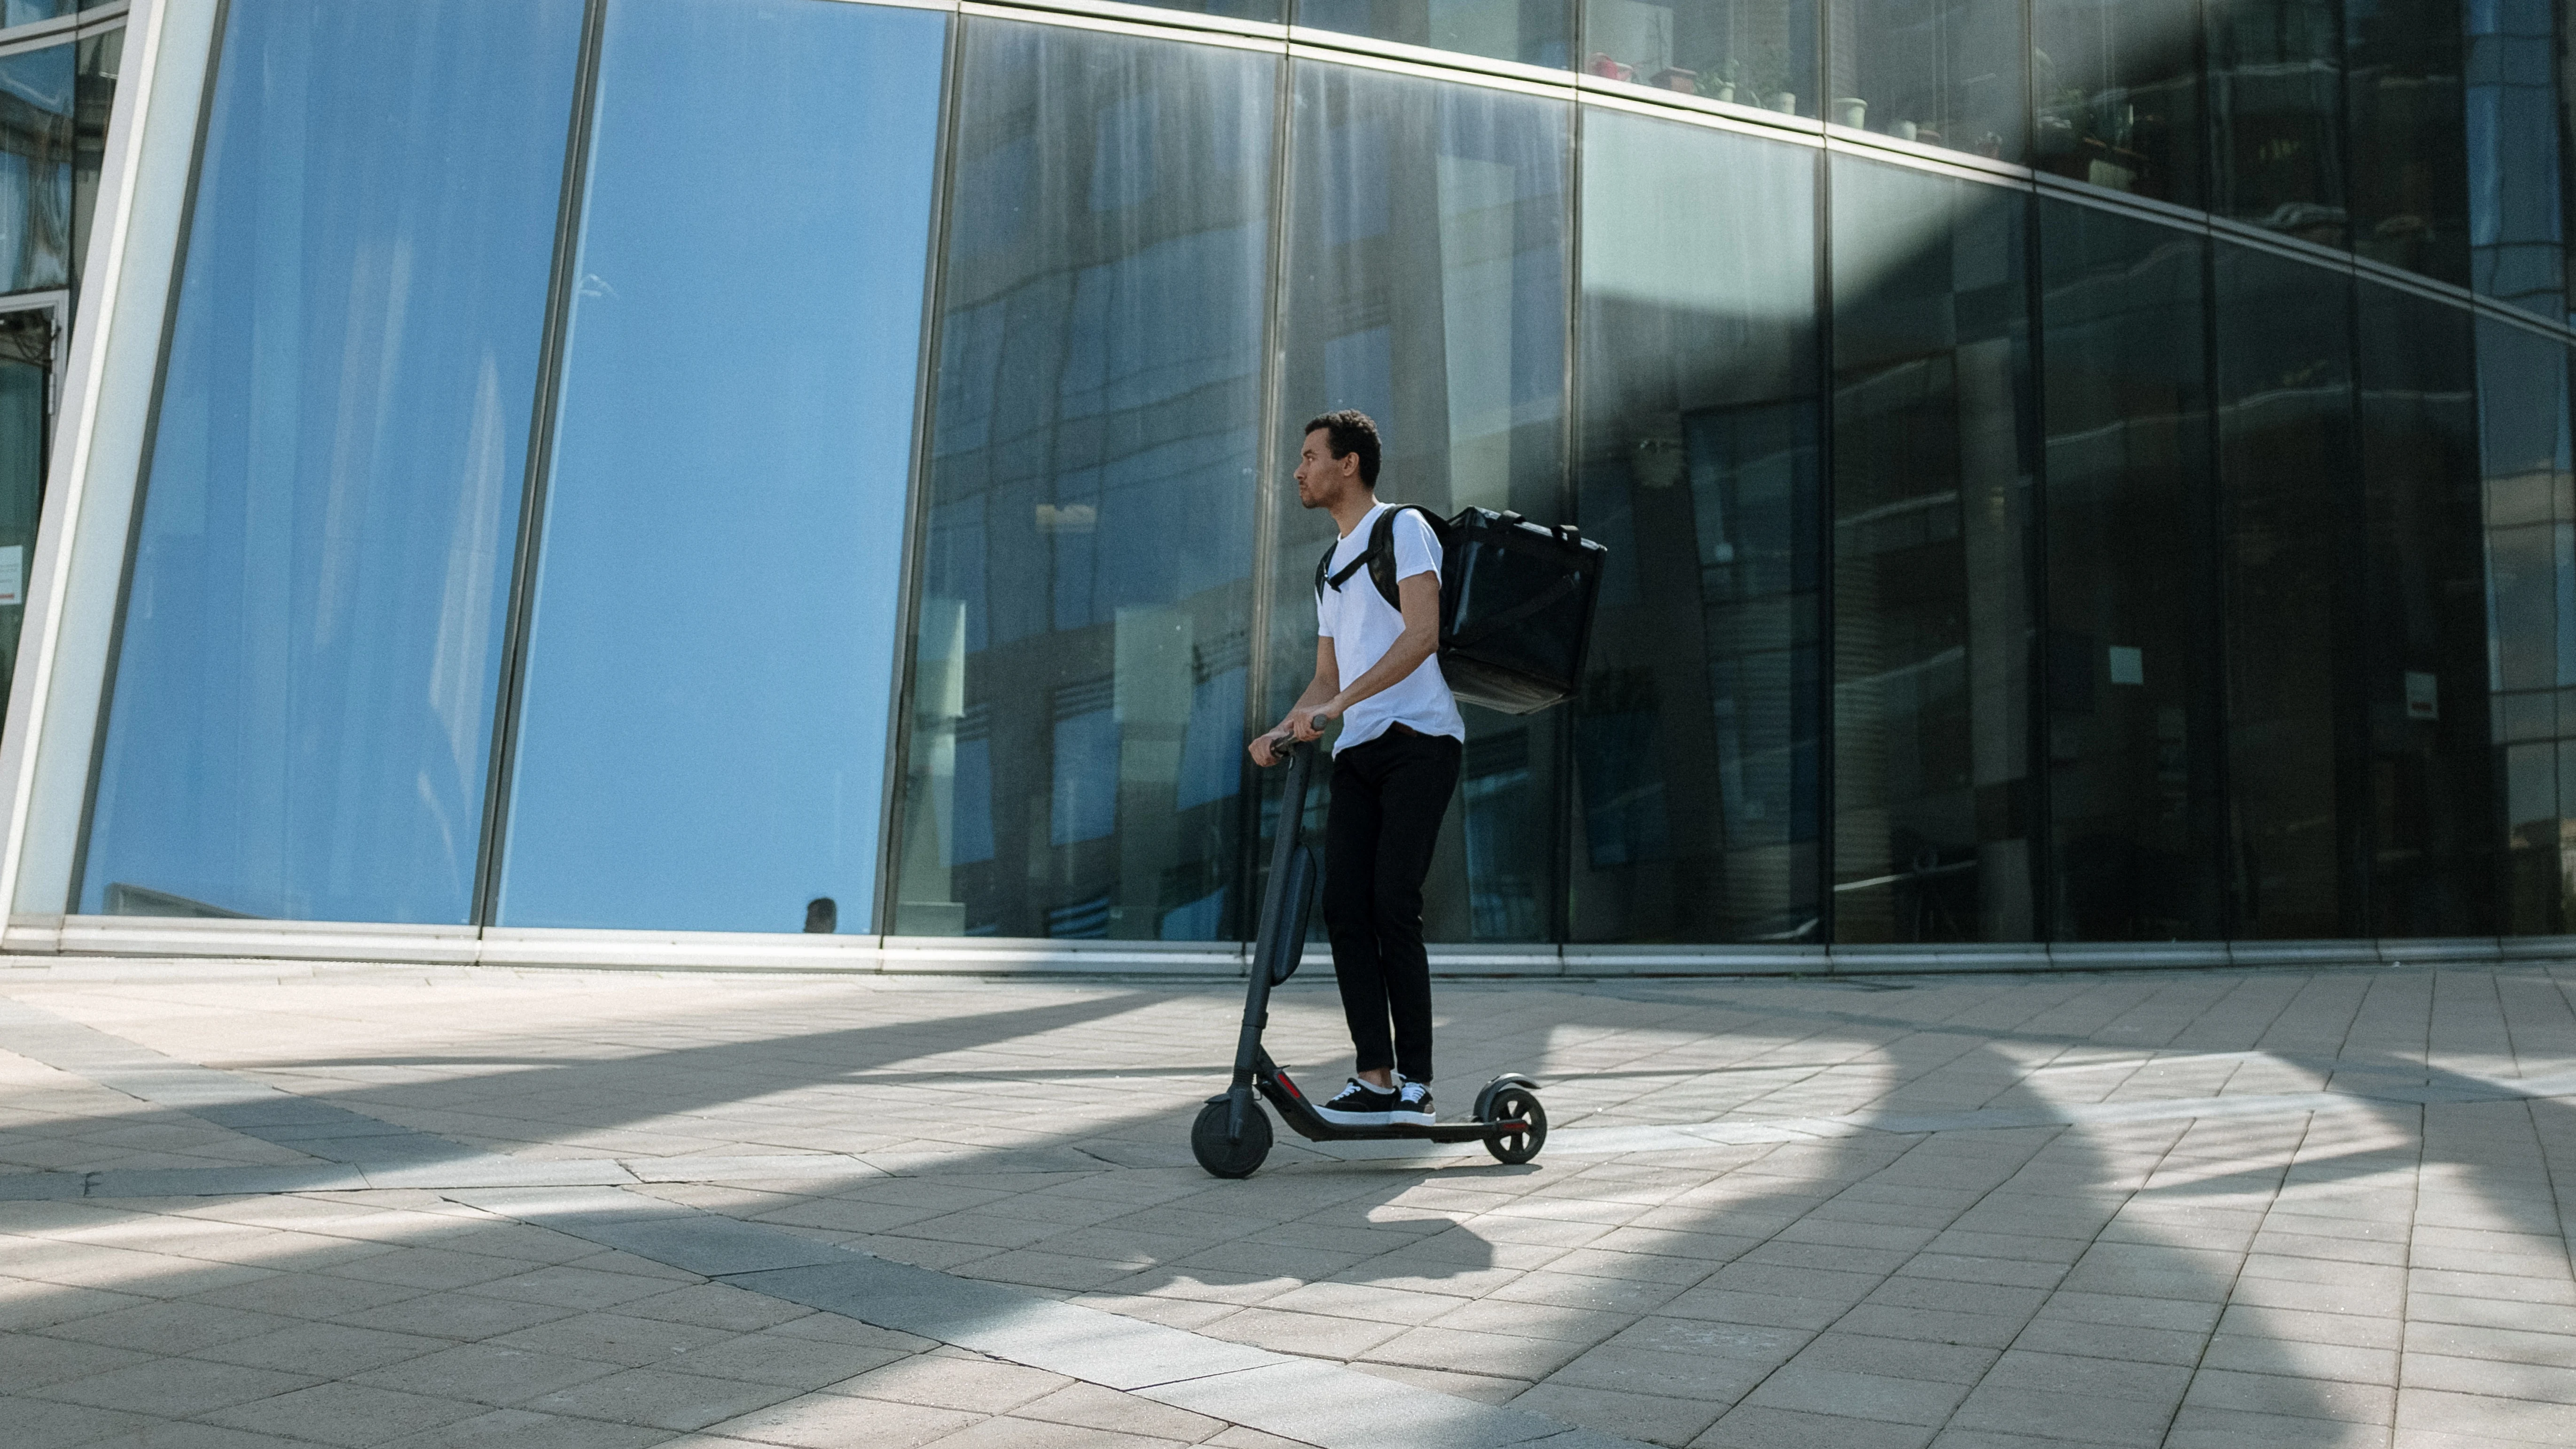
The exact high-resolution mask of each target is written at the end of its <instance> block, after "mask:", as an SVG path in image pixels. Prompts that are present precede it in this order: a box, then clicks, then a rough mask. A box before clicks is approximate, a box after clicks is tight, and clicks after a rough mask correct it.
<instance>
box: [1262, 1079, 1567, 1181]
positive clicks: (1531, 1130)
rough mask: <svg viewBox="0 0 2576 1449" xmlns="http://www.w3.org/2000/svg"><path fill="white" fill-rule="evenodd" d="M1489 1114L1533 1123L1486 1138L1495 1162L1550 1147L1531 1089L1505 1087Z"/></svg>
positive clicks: (1492, 1118)
mask: <svg viewBox="0 0 2576 1449" xmlns="http://www.w3.org/2000/svg"><path fill="white" fill-rule="evenodd" d="M1485 1111H1486V1116H1485V1120H1486V1121H1488V1122H1515V1121H1518V1122H1527V1123H1528V1124H1529V1126H1527V1127H1526V1128H1522V1129H1520V1130H1517V1131H1511V1132H1497V1133H1494V1134H1493V1135H1492V1136H1490V1137H1487V1138H1486V1139H1485V1150H1486V1151H1487V1152H1490V1153H1492V1154H1494V1160H1495V1161H1497V1162H1507V1163H1510V1164H1512V1165H1513V1166H1515V1167H1517V1166H1519V1165H1520V1164H1521V1163H1524V1162H1527V1161H1529V1160H1530V1159H1531V1158H1533V1157H1536V1156H1538V1150H1539V1149H1540V1148H1542V1147H1544V1146H1546V1145H1547V1109H1546V1108H1544V1107H1541V1106H1540V1105H1539V1104H1538V1093H1536V1092H1533V1091H1531V1090H1530V1089H1529V1088H1527V1087H1505V1088H1503V1089H1502V1090H1501V1091H1499V1092H1496V1093H1495V1094H1494V1096H1493V1100H1492V1101H1491V1102H1489V1103H1488V1104H1487V1105H1486V1109H1485ZM1224 1134H1225V1124H1223V1123H1219V1124H1217V1135H1218V1136H1219V1137H1223V1136H1224Z"/></svg>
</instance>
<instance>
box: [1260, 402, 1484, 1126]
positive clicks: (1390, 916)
mask: <svg viewBox="0 0 2576 1449" xmlns="http://www.w3.org/2000/svg"><path fill="white" fill-rule="evenodd" d="M1377 475H1378V436H1377V425H1376V424H1375V423H1372V422H1370V421H1369V419H1368V417H1367V416H1366V415H1365V414H1362V413H1357V412H1352V411H1348V410H1344V411H1340V412H1330V413H1326V414H1324V415H1323V416H1322V417H1319V418H1317V419H1315V420H1314V421H1313V422H1310V423H1308V424H1307V425H1306V440H1305V446H1304V449H1303V451H1302V453H1301V455H1300V458H1299V462H1298V465H1297V501H1298V502H1299V503H1301V504H1303V505H1305V506H1306V507H1308V508H1321V509H1324V510H1326V511H1328V512H1330V513H1331V514H1332V516H1333V523H1334V526H1335V527H1336V528H1337V529H1339V530H1340V533H1341V542H1340V543H1339V544H1338V545H1336V546H1335V548H1334V550H1333V553H1332V556H1331V558H1330V560H1329V562H1328V564H1327V565H1326V568H1325V571H1324V572H1325V574H1326V576H1327V577H1326V578H1325V581H1324V584H1323V586H1322V587H1321V588H1319V589H1318V590H1317V597H1316V601H1315V612H1316V636H1317V637H1316V640H1315V677H1314V680H1313V681H1312V682H1311V683H1309V684H1308V685H1307V686H1306V690H1305V693H1303V694H1301V695H1299V696H1298V699H1297V703H1296V706H1295V707H1294V708H1292V709H1290V710H1289V711H1288V716H1287V718H1285V719H1283V720H1281V721H1280V722H1279V724H1278V726H1277V727H1276V728H1274V729H1272V730H1270V731H1269V732H1268V733H1266V734H1263V735H1261V736H1260V737H1258V738H1256V739H1254V740H1253V742H1252V744H1251V747H1250V752H1251V755H1252V761H1253V763H1254V764H1256V765H1260V766H1263V767H1264V768H1267V767H1269V766H1271V765H1274V764H1277V763H1279V761H1280V760H1281V758H1282V757H1283V755H1284V753H1285V749H1286V746H1287V745H1288V743H1289V742H1290V741H1309V740H1314V739H1318V738H1320V737H1321V736H1322V734H1323V731H1324V726H1325V725H1326V724H1327V723H1328V722H1330V721H1332V720H1334V719H1339V720H1341V721H1342V732H1341V736H1340V738H1339V739H1338V740H1337V741H1336V742H1335V744H1334V747H1333V775H1332V781H1333V785H1332V789H1333V793H1332V803H1331V805H1330V807H1329V810H1328V813H1327V815H1326V817H1325V826H1324V841H1325V852H1324V887H1323V905H1324V929H1325V932H1326V934H1327V935H1328V936H1329V937H1330V938H1331V940H1332V945H1333V975H1334V977H1335V979H1336V980H1337V981H1339V983H1340V984H1341V991H1342V1011H1343V1013H1344V1014H1345V1015H1346V1016H1347V1017H1348V1018H1349V1021H1350V1028H1351V1045H1352V1047H1353V1048H1354V1049H1355V1051H1356V1052H1357V1054H1358V1064H1357V1070H1356V1071H1355V1072H1354V1073H1353V1075H1352V1077H1351V1080H1350V1085H1348V1086H1347V1087H1344V1088H1343V1089H1342V1091H1341V1092H1340V1093H1339V1094H1338V1095H1336V1096H1335V1097H1334V1098H1333V1099H1332V1100H1331V1101H1329V1102H1322V1103H1317V1104H1316V1105H1315V1108H1314V1110H1315V1113H1316V1115H1318V1116H1320V1117H1322V1118H1323V1119H1324V1120H1325V1121H1326V1122H1329V1123H1332V1124H1334V1125H1336V1126H1342V1127H1383V1126H1397V1125H1420V1126H1429V1125H1430V1124H1431V1122H1432V1120H1433V1118H1434V1115H1435V1114H1434V1110H1433V1108H1432V1104H1431V966H1430V960H1429V957H1428V956H1427V954H1426V953H1425V951H1424V949H1423V944H1422V882H1423V880H1424V878H1425V877H1426V876H1428V875H1429V874H1430V871H1431V852H1432V847H1433V846H1434V845H1435V844H1436V843H1437V841H1438V840H1439V836H1440V819H1441V817H1442V816H1443V815H1444V814H1446V813H1447V811H1448V808H1449V796H1450V794H1451V793H1452V792H1453V791H1454V790H1456V788H1457V785H1458V767H1459V758H1460V756H1461V754H1462V753H1463V752H1464V750H1465V748H1466V738H1467V727H1466V724H1465V722H1464V721H1463V720H1461V719H1460V717H1459V714H1458V704H1457V701H1456V700H1455V699H1454V698H1452V697H1451V695H1450V692H1449V684H1448V681H1447V680H1446V679H1445V678H1444V677H1443V676H1442V674H1441V671H1440V660H1439V658H1438V654H1439V648H1440V560H1441V546H1440V541H1439V539H1438V537H1437V536H1436V535H1435V534H1434V533H1433V532H1432V529H1431V525H1430V524H1429V523H1427V522H1425V521H1424V519H1423V517H1422V515H1421V514H1419V513H1416V512H1412V511H1409V510H1408V511H1405V512H1402V513H1399V514H1398V515H1397V516H1396V518H1395V520H1394V525H1393V529H1392V538H1391V540H1390V541H1389V542H1390V546H1391V547H1392V549H1393V551H1394V562H1395V570H1394V572H1395V577H1396V581H1397V582H1396V592H1397V599H1398V601H1399V602H1400V604H1401V607H1400V608H1399V607H1396V606H1394V605H1390V604H1389V603H1388V601H1387V600H1386V598H1385V597H1384V596H1383V595H1382V594H1380V593H1379V591H1378V590H1377V589H1376V588H1374V587H1371V585H1370V581H1369V579H1368V578H1367V577H1366V576H1365V574H1364V573H1363V572H1362V571H1361V570H1360V569H1359V568H1358V567H1357V565H1358V564H1359V563H1360V561H1361V559H1362V558H1363V556H1364V554H1365V551H1366V550H1367V549H1368V548H1369V546H1370V541H1371V539H1372V536H1373V534H1374V532H1375V525H1376V523H1377V520H1378V515H1379V514H1380V512H1381V511H1383V510H1385V509H1386V508H1387V507H1388V506H1389V505H1387V504H1384V503H1380V502H1379V501H1378V499H1377ZM1346 583H1347V584H1348V585H1349V587H1344V585H1345V584H1346ZM1390 1027H1391V1028H1392V1031H1391V1032H1390Z"/></svg>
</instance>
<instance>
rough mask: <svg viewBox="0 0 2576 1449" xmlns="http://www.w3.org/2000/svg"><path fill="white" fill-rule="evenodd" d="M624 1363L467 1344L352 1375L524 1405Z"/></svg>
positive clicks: (390, 1385) (437, 1393) (442, 1394)
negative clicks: (545, 1394) (539, 1396)
mask: <svg viewBox="0 0 2576 1449" xmlns="http://www.w3.org/2000/svg"><path fill="white" fill-rule="evenodd" d="M619 1368H620V1365H617V1364H613V1363H604V1362H601V1361H600V1360H597V1359H587V1358H575V1357H572V1356H570V1355H566V1354H555V1353H540V1352H536V1351H532V1350H529V1349H524V1348H505V1347H502V1346H501V1345H499V1344H494V1343H463V1344H457V1345H454V1346H452V1347H449V1348H446V1349H443V1350H441V1351H439V1352H437V1353H432V1354H424V1355H422V1356H420V1357H418V1358H413V1359H409V1360H406V1361H404V1362H402V1363H397V1364H393V1365H391V1366H389V1367H385V1368H379V1369H374V1370H371V1371H369V1372H366V1373H361V1374H354V1375H351V1376H350V1382H352V1383H360V1384H367V1385H370V1386H373V1387H376V1388H384V1389H396V1390H400V1391H402V1392H405V1393H414V1394H426V1395H431V1396H433V1397H438V1398H449V1399H464V1400H469V1401H471V1402H474V1403H478V1404H497V1405H505V1406H506V1405H511V1404H518V1403H524V1402H526V1401H527V1400H529V1399H532V1398H535V1397H536V1396H537V1395H539V1394H543V1393H548V1392H551V1391H553V1390H555V1389H560V1388H566V1387H569V1386H570V1385H573V1384H577V1383H583V1382H586V1381H588V1380H590V1379H597V1378H606V1377H607V1376H608V1375H610V1374H613V1373H616V1372H618V1371H619Z"/></svg>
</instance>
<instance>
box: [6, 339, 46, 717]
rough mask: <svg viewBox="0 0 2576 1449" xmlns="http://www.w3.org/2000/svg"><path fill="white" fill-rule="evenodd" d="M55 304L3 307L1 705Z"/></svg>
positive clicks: (41, 472)
mask: <svg viewBox="0 0 2576 1449" xmlns="http://www.w3.org/2000/svg"><path fill="white" fill-rule="evenodd" d="M53 370H54V309H53V308H51V307H28V308H23V309H21V310H19V311H15V312H0V713H5V712H6V711H7V709H8V706H9V686H10V682H11V680H12V679H13V678H14V677H15V676H16V674H17V671H18V631H19V628H20V626H22V625H23V624H25V622H26V619H27V563H28V560H29V559H30V558H31V557H32V556H33V555H34V552H35V546H36V515H37V510H38V508H39V507H40V505H41V504H42V503H43V500H44V496H45V455H46V452H47V451H48V450H47V447H46V441H47V437H48V435H49V434H50V432H51V431H52V429H51V428H50V427H49V426H48V425H49V424H50V423H51V422H52V409H51V404H50V401H49V398H50V395H51V393H52V390H53Z"/></svg>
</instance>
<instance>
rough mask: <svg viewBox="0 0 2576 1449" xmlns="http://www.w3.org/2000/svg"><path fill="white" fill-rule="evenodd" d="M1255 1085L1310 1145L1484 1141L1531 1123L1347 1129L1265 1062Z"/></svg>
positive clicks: (1400, 1125) (1255, 1080) (1413, 1125)
mask: <svg viewBox="0 0 2576 1449" xmlns="http://www.w3.org/2000/svg"><path fill="white" fill-rule="evenodd" d="M1262 1065H1263V1069H1262V1070H1261V1071H1260V1072H1259V1073H1258V1074H1256V1075H1255V1076H1254V1077H1253V1079H1252V1082H1253V1085H1254V1086H1256V1087H1258V1088H1260V1090H1261V1095H1262V1096H1264V1097H1266V1098H1268V1099H1269V1101H1270V1105H1271V1106H1272V1107H1274V1108H1276V1109H1277V1110H1278V1112H1279V1120H1281V1121H1283V1122H1285V1123H1287V1124H1288V1126H1289V1129H1290V1130H1291V1131H1294V1132H1295V1133H1296V1134H1297V1135H1298V1136H1300V1137H1303V1138H1305V1139H1306V1140H1307V1141H1309V1142H1355V1141H1372V1140H1380V1139H1389V1138H1410V1139H1412V1140H1414V1141H1417V1142H1482V1141H1484V1140H1485V1139H1486V1138H1488V1137H1492V1136H1494V1135H1496V1134H1497V1133H1503V1132H1514V1131H1526V1130H1528V1127H1529V1124H1528V1123H1527V1122H1523V1121H1519V1120H1517V1119H1515V1120H1510V1121H1503V1122H1434V1123H1432V1124H1431V1125H1430V1126H1428V1127H1425V1126H1422V1125H1420V1124H1418V1123H1413V1122H1404V1123H1389V1124H1387V1125H1386V1126H1383V1127H1345V1126H1342V1125H1341V1124H1340V1123H1337V1122H1327V1121H1325V1120H1324V1119H1323V1118H1321V1117H1319V1116H1317V1115H1316V1114H1315V1104H1314V1103H1312V1102H1309V1101H1307V1100H1306V1094H1305V1093H1303V1092H1301V1091H1299V1090H1297V1084H1296V1083H1295V1082H1292V1081H1290V1080H1288V1074H1287V1073H1285V1072H1282V1071H1280V1070H1279V1069H1278V1068H1277V1067H1274V1066H1271V1065H1270V1064H1269V1063H1267V1062H1264V1063H1263V1064H1262Z"/></svg>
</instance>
